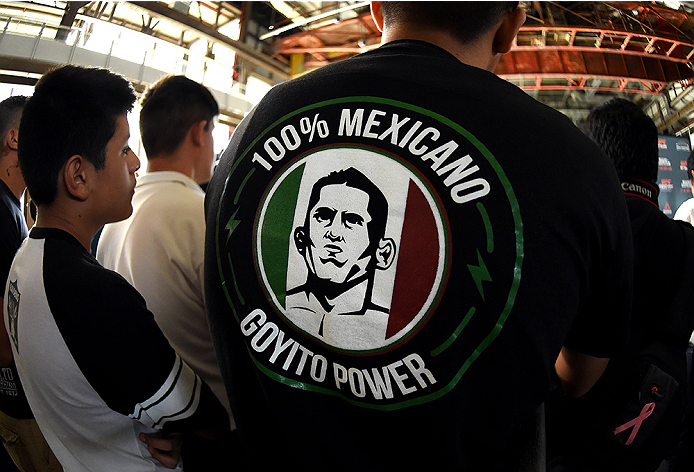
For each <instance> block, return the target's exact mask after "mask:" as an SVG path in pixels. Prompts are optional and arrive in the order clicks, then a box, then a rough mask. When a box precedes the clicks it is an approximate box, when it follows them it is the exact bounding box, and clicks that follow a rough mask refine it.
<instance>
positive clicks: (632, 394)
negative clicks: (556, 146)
mask: <svg viewBox="0 0 694 472" xmlns="http://www.w3.org/2000/svg"><path fill="white" fill-rule="evenodd" d="M584 129H585V132H586V134H587V135H588V136H589V137H590V138H591V139H592V140H593V141H595V142H596V143H597V144H598V145H599V146H600V147H601V148H602V149H603V151H604V152H605V154H606V155H607V157H608V158H609V159H610V160H611V161H612V163H613V165H614V167H615V169H616V170H617V174H618V175H619V177H620V180H621V189H622V191H623V192H624V194H625V196H626V200H627V206H628V209H629V216H630V220H631V224H630V229H631V232H632V235H633V242H634V269H633V270H634V298H633V300H634V301H633V310H632V314H631V324H630V332H629V342H628V345H627V348H626V350H625V351H624V352H623V353H620V354H619V355H617V356H615V357H614V358H613V359H611V361H610V365H609V366H608V368H607V370H606V371H605V374H604V375H603V377H601V378H600V380H599V381H598V382H597V384H596V385H595V387H594V388H593V390H591V391H590V392H589V393H588V394H587V395H585V396H584V397H583V398H581V399H580V400H566V401H565V402H564V403H562V402H559V401H558V400H557V401H556V402H555V401H551V402H548V419H549V420H550V422H549V428H548V431H547V437H548V438H550V439H551V440H552V441H551V442H550V446H552V447H551V448H550V455H551V458H552V459H553V460H552V464H551V466H550V469H549V470H552V471H565V470H571V471H605V472H607V471H609V472H619V471H624V472H635V471H643V472H652V471H654V470H656V469H658V466H659V465H660V463H661V462H662V461H663V460H664V459H667V458H669V457H670V456H671V454H672V453H673V452H674V450H675V448H676V446H677V442H678V437H679V433H680V425H681V423H682V419H683V417H684V413H685V408H686V402H687V398H686V393H687V391H688V387H687V384H688V383H689V379H688V377H687V359H686V352H687V348H688V346H689V336H690V334H691V333H692V331H693V330H694V310H692V304H693V303H694V295H693V294H692V290H691V287H692V284H693V283H694V228H692V227H691V225H689V224H688V223H685V222H682V221H676V220H672V219H670V218H668V217H667V216H666V215H664V214H663V213H662V212H661V211H660V208H659V206H658V192H659V189H658V186H657V184H656V182H657V176H658V130H657V128H656V126H655V124H654V123H653V120H651V118H650V117H648V116H647V115H646V114H645V113H644V112H643V111H642V110H641V109H640V108H639V106H638V105H636V104H635V103H633V102H630V101H628V100H625V99H621V98H613V99H610V100H607V101H605V102H603V103H601V104H600V105H598V106H597V107H595V108H594V109H593V110H592V111H591V112H590V114H589V115H588V118H587V119H586V122H585V124H584ZM550 412H551V413H552V414H549V413H550ZM567 425H572V426H571V427H567Z"/></svg>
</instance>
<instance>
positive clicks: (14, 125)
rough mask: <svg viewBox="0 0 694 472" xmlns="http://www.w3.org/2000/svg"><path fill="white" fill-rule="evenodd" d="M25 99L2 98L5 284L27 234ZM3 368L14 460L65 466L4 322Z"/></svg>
mask: <svg viewBox="0 0 694 472" xmlns="http://www.w3.org/2000/svg"><path fill="white" fill-rule="evenodd" d="M26 101H27V97H25V96H22V95H18V96H14V97H10V98H8V99H6V100H3V101H2V102H0V136H2V137H3V138H4V139H3V142H2V143H0V145H1V146H2V156H0V231H1V232H2V233H1V235H0V281H2V286H3V288H4V286H5V283H6V282H7V274H8V273H9V271H10V266H11V265H12V259H13V258H14V255H15V253H16V252H17V249H19V246H20V245H21V243H22V241H24V239H25V238H26V237H27V234H28V231H27V225H26V221H25V219H24V214H23V213H22V209H21V208H20V205H19V198H20V197H21V195H22V193H24V189H25V185H24V178H22V174H21V172H20V171H19V163H18V161H17V143H18V137H19V133H18V130H19V120H20V118H21V116H22V110H23V109H24V104H25V103H26ZM3 294H4V290H3ZM1 301H3V299H2V297H0V302H1ZM2 306H4V303H3V305H2ZM0 366H2V368H1V369H0V372H1V373H0V433H1V434H0V436H1V437H2V442H3V444H4V446H5V448H6V449H7V451H8V453H9V454H10V456H11V457H12V460H13V461H14V463H15V464H16V465H17V466H19V467H21V468H22V470H37V471H49V470H50V471H57V470H62V469H61V467H60V464H59V463H58V460H57V459H56V458H55V455H54V454H53V452H52V451H51V449H50V448H49V447H48V444H47V443H46V440H45V439H44V437H43V435H42V434H41V431H40V430H39V427H38V425H37V424H36V420H35V419H34V415H33V413H32V412H31V409H30V408H29V404H28V403H27V399H26V396H25V394H24V390H23V389H22V384H21V383H20V381H19V374H18V373H17V366H16V365H15V363H14V358H13V357H12V347H11V346H10V340H9V338H8V337H7V330H5V327H4V324H3V326H2V327H0Z"/></svg>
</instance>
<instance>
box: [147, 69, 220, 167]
mask: <svg viewBox="0 0 694 472" xmlns="http://www.w3.org/2000/svg"><path fill="white" fill-rule="evenodd" d="M217 115H219V105H218V104H217V101H216V100H215V99H214V97H213V96H212V94H211V93H210V91H209V90H207V88H205V87H204V86H203V85H200V84H199V83H197V82H195V81H194V80H191V79H189V78H188V77H185V76H182V75H170V76H167V77H164V78H163V79H161V80H159V81H158V82H157V83H155V84H154V85H153V86H152V87H151V88H150V89H149V90H148V91H147V93H146V94H145V96H144V98H143V99H142V111H141V112H140V136H141V137H142V145H143V146H144V147H145V152H146V153H147V158H152V157H156V156H159V155H162V154H171V153H173V152H174V151H175V150H176V149H177V148H178V146H180V145H181V143H182V142H183V140H184V139H185V137H186V135H187V134H188V131H189V130H190V127H191V126H193V125H194V124H195V123H199V122H200V121H203V120H204V121H207V122H208V123H207V125H206V126H205V129H206V130H207V129H208V128H207V127H208V126H210V124H211V122H212V120H213V119H214V117H215V116H217Z"/></svg>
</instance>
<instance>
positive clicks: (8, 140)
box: [5, 128, 19, 151]
mask: <svg viewBox="0 0 694 472" xmlns="http://www.w3.org/2000/svg"><path fill="white" fill-rule="evenodd" d="M18 137H19V131H18V130H17V128H11V129H10V130H9V131H8V132H7V136H5V144H7V147H8V148H10V149H12V150H13V151H16V150H17V139H18Z"/></svg>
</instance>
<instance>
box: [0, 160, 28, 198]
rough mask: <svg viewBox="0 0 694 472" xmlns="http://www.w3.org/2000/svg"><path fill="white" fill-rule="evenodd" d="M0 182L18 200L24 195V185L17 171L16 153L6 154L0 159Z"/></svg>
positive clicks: (20, 174)
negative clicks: (3, 183) (0, 181)
mask: <svg viewBox="0 0 694 472" xmlns="http://www.w3.org/2000/svg"><path fill="white" fill-rule="evenodd" d="M0 180H2V181H3V182H5V185H7V187H8V188H9V189H10V191H11V192H12V194H13V195H14V196H15V197H17V200H19V197H21V196H22V193H24V189H25V185H24V179H23V178H22V173H21V172H20V170H19V162H18V161H17V154H16V153H13V154H12V155H10V154H6V155H4V156H2V158H0Z"/></svg>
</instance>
